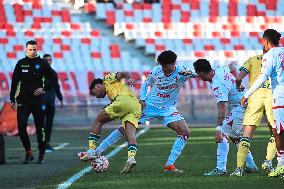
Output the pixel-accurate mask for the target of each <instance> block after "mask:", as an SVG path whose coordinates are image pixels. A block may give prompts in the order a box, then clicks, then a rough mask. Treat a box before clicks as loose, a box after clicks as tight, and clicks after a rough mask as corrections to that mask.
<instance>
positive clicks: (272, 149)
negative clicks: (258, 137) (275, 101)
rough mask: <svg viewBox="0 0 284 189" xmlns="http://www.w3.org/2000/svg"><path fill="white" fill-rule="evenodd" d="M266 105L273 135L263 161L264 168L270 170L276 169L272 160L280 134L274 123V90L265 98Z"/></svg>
mask: <svg viewBox="0 0 284 189" xmlns="http://www.w3.org/2000/svg"><path fill="white" fill-rule="evenodd" d="M264 106H265V114H266V118H267V125H268V126H269V129H270V134H271V137H270V139H269V142H268V143H267V150H266V159H265V160H264V161H263V163H262V165H261V166H262V169H264V170H267V171H268V172H272V171H274V168H273V165H272V160H273V159H274V157H275V155H276V152H277V149H276V141H275V139H276V138H277V136H278V134H277V131H276V126H275V123H274V116H273V111H272V91H271V90H270V91H268V92H267V95H266V97H265V98H264Z"/></svg>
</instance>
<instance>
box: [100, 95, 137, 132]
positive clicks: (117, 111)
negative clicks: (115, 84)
mask: <svg viewBox="0 0 284 189" xmlns="http://www.w3.org/2000/svg"><path fill="white" fill-rule="evenodd" d="M105 111H106V113H107V114H108V115H109V117H110V118H111V119H113V120H116V119H120V120H121V121H122V125H123V127H124V128H125V122H126V121H128V122H130V123H132V124H133V125H134V126H135V127H136V128H138V121H139V118H140V116H141V105H140V103H139V101H138V99H137V98H136V97H134V96H117V97H116V98H115V100H114V101H113V102H112V103H111V104H110V105H108V106H107V107H106V108H105Z"/></svg>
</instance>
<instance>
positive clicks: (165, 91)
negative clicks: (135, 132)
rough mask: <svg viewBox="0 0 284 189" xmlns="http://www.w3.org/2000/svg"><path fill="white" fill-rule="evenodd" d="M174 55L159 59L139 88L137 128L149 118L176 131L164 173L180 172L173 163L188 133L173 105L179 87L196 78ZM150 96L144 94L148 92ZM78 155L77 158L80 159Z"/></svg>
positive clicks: (110, 140)
mask: <svg viewBox="0 0 284 189" xmlns="http://www.w3.org/2000/svg"><path fill="white" fill-rule="evenodd" d="M176 59H177V55H176V54H175V53H174V52H172V51H164V52H162V53H161V54H160V55H159V56H158V59H157V61H158V63H159V64H160V65H159V66H156V67H154V68H153V70H152V72H151V73H150V74H149V75H148V77H147V79H146V81H145V82H144V83H143V84H142V87H141V92H140V103H141V105H142V107H143V110H142V115H141V118H140V121H139V122H140V124H141V123H145V122H146V121H147V120H149V119H152V118H157V119H160V120H161V122H162V124H163V125H166V126H168V127H169V128H170V129H172V130H174V131H176V133H177V135H178V136H177V138H176V140H175V143H174V145H173V147H172V150H171V153H170V156H169V158H168V161H167V163H166V166H165V168H164V171H165V172H171V171H172V172H182V170H179V169H177V168H175V166H174V162H175V161H176V159H177V158H178V157H179V155H180V154H181V152H182V150H183V148H184V147H185V144H186V142H187V140H188V136H189V129H188V126H187V123H186V122H185V120H184V118H183V117H182V115H181V114H180V113H179V112H178V110H177V108H176V104H177V101H178V95H179V91H180V89H181V87H182V86H183V84H184V83H185V82H186V80H187V79H188V78H191V77H194V76H195V75H194V74H193V73H192V71H190V70H189V69H188V68H186V67H184V66H181V65H178V64H176ZM150 86H151V89H150V92H149V93H148V94H147V91H148V88H149V87H150ZM124 134H125V133H124V128H123V127H120V128H119V129H116V130H114V131H113V132H112V133H111V134H110V135H109V136H108V137H107V138H106V139H104V140H103V142H102V143H101V144H100V146H98V147H97V148H96V150H95V151H93V152H92V154H89V156H90V157H95V156H96V155H99V154H101V153H102V152H104V151H105V150H106V149H107V148H108V147H110V146H112V145H113V144H115V143H116V142H118V141H119V139H120V138H122V137H123V136H124ZM80 155H81V154H79V156H80Z"/></svg>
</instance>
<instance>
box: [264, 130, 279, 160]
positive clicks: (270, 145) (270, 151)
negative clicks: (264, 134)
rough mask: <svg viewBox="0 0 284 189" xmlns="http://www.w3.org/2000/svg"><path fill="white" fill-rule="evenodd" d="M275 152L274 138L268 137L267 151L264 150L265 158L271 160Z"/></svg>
mask: <svg viewBox="0 0 284 189" xmlns="http://www.w3.org/2000/svg"><path fill="white" fill-rule="evenodd" d="M276 152H277V149H276V143H275V138H274V137H273V136H271V137H270V140H269V142H268V143H267V152H266V160H273V158H274V157H275V155H276Z"/></svg>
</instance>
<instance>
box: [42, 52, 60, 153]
mask: <svg viewBox="0 0 284 189" xmlns="http://www.w3.org/2000/svg"><path fill="white" fill-rule="evenodd" d="M43 60H44V61H46V62H47V63H48V64H49V65H50V66H51V64H52V57H51V55H50V54H45V55H43ZM55 95H56V96H57V98H58V100H59V101H60V105H61V107H62V106H63V96H62V94H61V92H60V86H59V83H58V80H57V81H56V82H51V81H49V80H48V79H46V80H45V102H46V110H45V112H46V114H45V140H46V150H47V152H48V151H53V150H54V149H53V148H52V147H51V146H50V137H51V131H52V126H53V118H54V115H55Z"/></svg>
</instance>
